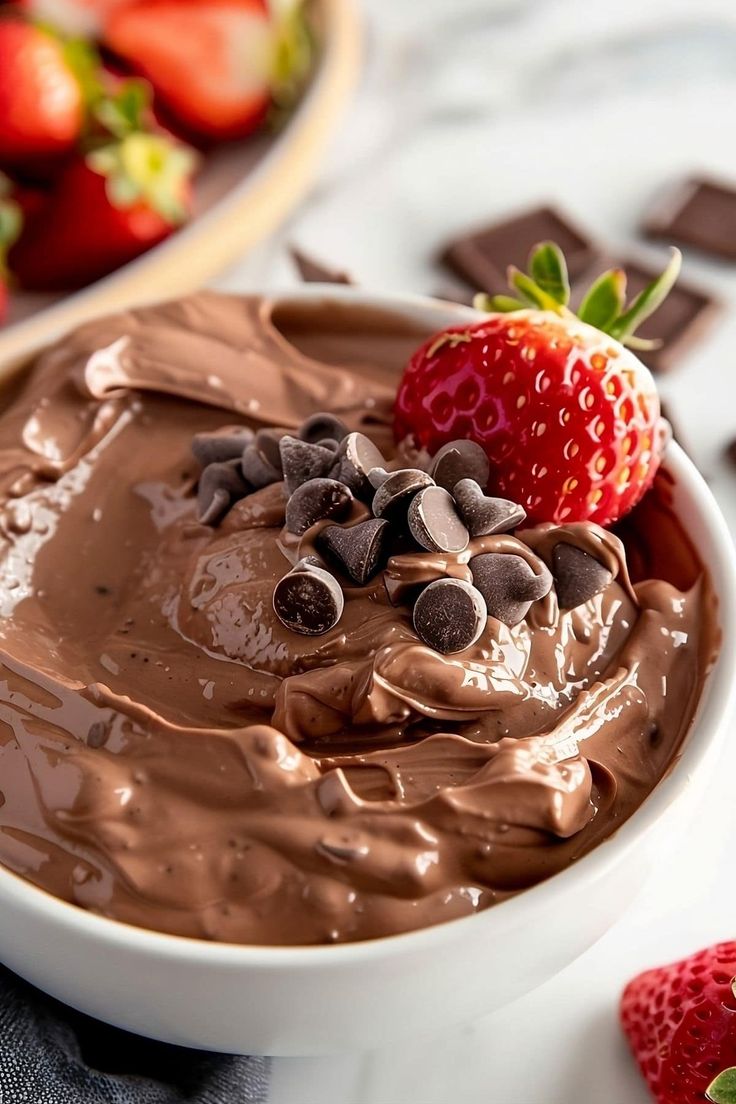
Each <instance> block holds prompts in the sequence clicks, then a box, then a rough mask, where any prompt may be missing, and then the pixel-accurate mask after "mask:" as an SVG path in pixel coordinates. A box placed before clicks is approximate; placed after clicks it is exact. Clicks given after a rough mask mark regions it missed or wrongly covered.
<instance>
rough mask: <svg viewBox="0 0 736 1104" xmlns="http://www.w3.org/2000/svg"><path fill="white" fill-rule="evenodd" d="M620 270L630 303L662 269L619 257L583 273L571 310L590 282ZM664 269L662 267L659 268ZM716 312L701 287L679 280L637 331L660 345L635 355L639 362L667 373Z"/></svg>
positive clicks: (715, 306)
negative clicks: (604, 273)
mask: <svg viewBox="0 0 736 1104" xmlns="http://www.w3.org/2000/svg"><path fill="white" fill-rule="evenodd" d="M615 267H619V268H623V269H624V271H625V273H626V301H627V303H630V302H631V300H632V299H633V298H634V297H635V296H636V295H638V294H639V292H640V291H643V289H644V288H645V287H646V286H647V284H649V283H651V281H652V280H653V279H655V277H656V276H658V275H659V273H660V272H661V268H656V267H653V268H650V267H649V265H647V264H643V263H641V262H640V261H638V260H631V259H629V258H623V259H621V258H618V259H617V260H613V261H607V262H606V264H605V265H602V266H600V268H597V267H596V268H595V269H593V270H592V272H588V273H586V274H585V277H584V278H582V279H581V280H579V281H577V283H576V285H575V287H574V289H573V295H572V304H573V309H575V307H577V306H578V305H579V303H580V300H581V299H582V297H583V294H584V293H585V291H586V290H587V288H588V287H589V286H590V284H591V283H592V282H593V280H594V279H595V278H596V277H597V276H598V275H599V274H600V272H602V271H604V269H605V268H615ZM662 267H664V266H662ZM718 310H719V303H718V301H717V300H716V299H715V298H714V297H713V296H712V295H710V294H709V293H708V292H707V291H705V290H704V289H703V288H700V287H697V286H695V285H693V284H690V283H688V282H687V281H683V280H682V279H680V280H678V281H677V283H676V284H675V286H674V287H673V289H672V291H671V292H670V293H669V295H668V296H667V298H666V299H665V301H664V303H662V305H661V306H660V307H658V308H657V310H656V311H655V312H654V314H653V315H652V316H651V318H647V320H646V321H645V322H643V323H642V324H641V326H640V327H639V328H638V329H637V331H636V336H637V337H644V338H647V339H648V340H652V339H659V340H660V341H661V342H662V346H661V348H659V349H653V350H652V351H651V352H637V356H638V357H639V358H640V360H643V361H644V363H645V364H646V365H647V366H648V367H649V368H651V370H652V371H653V372H667V371H669V370H670V369H671V368H673V367H674V366H675V365H676V364H677V363H678V362H679V361H680V360H681V359H682V358H683V356H685V355H686V354H687V352H688V350H689V349H691V348H692V346H693V345H695V344H696V343H697V340H698V338H699V337H701V336H702V335H703V333H704V332H705V330H706V329H707V328H708V326H709V325H710V324H711V323H712V321H713V319H714V317H715V316H716V315H717V313H718Z"/></svg>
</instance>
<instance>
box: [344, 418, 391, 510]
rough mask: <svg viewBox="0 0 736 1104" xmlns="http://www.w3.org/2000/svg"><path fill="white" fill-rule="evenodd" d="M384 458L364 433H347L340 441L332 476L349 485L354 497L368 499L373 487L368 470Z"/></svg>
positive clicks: (382, 461)
mask: <svg viewBox="0 0 736 1104" xmlns="http://www.w3.org/2000/svg"><path fill="white" fill-rule="evenodd" d="M383 464H384V459H383V457H382V456H381V453H380V451H379V450H378V449H377V448H376V446H375V445H374V444H373V442H372V441H371V439H370V437H366V435H365V433H348V435H347V437H345V438H344V439H343V440H342V441H341V442H340V448H339V449H338V451H337V461H336V463H335V466H334V468H333V469H332V478H333V479H339V480H340V482H341V483H344V484H345V486H346V487H349V488H350V490H351V491H352V492H353V494H354V495H355V497H356V498H364V499H370V497H371V495H372V494H373V487H372V485H371V483H370V480H369V479H368V472H369V471H371V470H372V469H373V468H380V467H382V466H383Z"/></svg>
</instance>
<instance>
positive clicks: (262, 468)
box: [240, 444, 281, 490]
mask: <svg viewBox="0 0 736 1104" xmlns="http://www.w3.org/2000/svg"><path fill="white" fill-rule="evenodd" d="M240 467H241V470H242V472H243V475H244V476H245V478H246V479H247V480H248V482H249V483H250V484H251V485H252V486H253V487H254V488H255V489H256V490H260V489H261V487H268V486H269V484H271V483H278V482H279V480H280V479H281V472H280V470H279V469H278V468H275V467H274V466H273V464H270V463H269V461H268V460H267V459H266V458H265V456H264V455H263V453H262V452H261V450H260V449H259V448H258V447H257V446H256V445H255V444H253V445H247V446H246V449H245V451H244V452H243V459H242V460H241V462H240Z"/></svg>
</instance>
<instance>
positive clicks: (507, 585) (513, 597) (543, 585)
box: [470, 552, 552, 625]
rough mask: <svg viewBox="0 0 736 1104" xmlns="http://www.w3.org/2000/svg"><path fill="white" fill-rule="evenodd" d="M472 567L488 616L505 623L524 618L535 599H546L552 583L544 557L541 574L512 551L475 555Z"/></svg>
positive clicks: (540, 567) (540, 568)
mask: <svg viewBox="0 0 736 1104" xmlns="http://www.w3.org/2000/svg"><path fill="white" fill-rule="evenodd" d="M470 570H471V571H472V573H473V582H474V583H475V585H476V586H477V588H478V590H479V591H480V592H481V594H482V595H483V598H484V599H485V603H486V609H487V610H488V615H489V617H495V618H496V619H497V620H498V621H502V622H503V624H504V625H518V623H519V622H520V621H523V620H524V618H525V617H526V615H527V613H528V612H529V608H530V606H531V604H532V602H537V601H538V600H539V599H540V598H544V596H545V594H548V593H549V591H550V588H551V586H552V576H551V574H550V572H549V571H548V570H547V568H546V566H545V565H544V564H543V563H542V561H541V560H540V561H539V573H535V572H534V571H533V570H532V568H531V567H530V566H529V564H528V563H527V562H526V560H525V559H523V558H522V557H521V556H515V555H514V554H513V553H510V552H507V553H504V552H484V553H483V554H482V555H480V556H473V558H472V560H471V561H470Z"/></svg>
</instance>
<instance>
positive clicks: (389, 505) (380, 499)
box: [373, 468, 435, 522]
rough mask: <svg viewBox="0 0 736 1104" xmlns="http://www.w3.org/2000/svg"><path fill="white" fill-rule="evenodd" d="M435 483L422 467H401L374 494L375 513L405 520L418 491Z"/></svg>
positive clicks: (394, 519)
mask: <svg viewBox="0 0 736 1104" xmlns="http://www.w3.org/2000/svg"><path fill="white" fill-rule="evenodd" d="M434 485H435V484H434V480H433V479H432V477H431V476H429V475H427V473H426V472H425V471H422V470H421V469H420V468H401V469H400V470H399V471H395V472H391V473H390V475H389V476H388V478H387V479H384V481H383V483H382V484H381V486H380V487H379V488H378V490H377V491H376V493H375V495H374V496H373V513H374V514H375V515H376V517H385V518H386V519H387V520H388V521H393V522H400V521H403V520H404V518H405V515H406V511H407V510H408V508H409V503H410V502H411V500H412V498H413V497H414V495H415V494H416V493H417V491H421V490H422V488H423V487H433V486H434Z"/></svg>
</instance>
